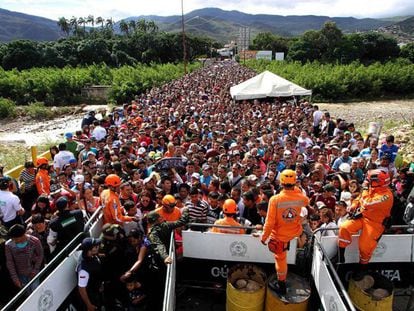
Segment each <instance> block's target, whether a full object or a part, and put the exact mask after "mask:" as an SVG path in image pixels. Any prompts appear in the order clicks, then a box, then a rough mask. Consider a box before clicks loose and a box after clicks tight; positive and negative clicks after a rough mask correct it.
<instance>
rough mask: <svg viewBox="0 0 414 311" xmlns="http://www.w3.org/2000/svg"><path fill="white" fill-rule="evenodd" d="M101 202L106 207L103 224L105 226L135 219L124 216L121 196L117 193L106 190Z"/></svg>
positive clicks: (103, 192) (102, 194)
mask: <svg viewBox="0 0 414 311" xmlns="http://www.w3.org/2000/svg"><path fill="white" fill-rule="evenodd" d="M100 198H101V202H102V205H103V206H104V208H103V222H104V224H107V223H110V224H119V225H122V223H124V222H126V221H133V220H134V218H133V217H130V216H125V215H124V210H123V208H122V206H121V202H120V201H119V196H118V194H117V193H115V192H113V191H111V190H109V189H106V190H104V191H102V193H101V196H100Z"/></svg>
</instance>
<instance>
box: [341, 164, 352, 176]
mask: <svg viewBox="0 0 414 311" xmlns="http://www.w3.org/2000/svg"><path fill="white" fill-rule="evenodd" d="M339 171H340V172H341V173H345V174H349V173H351V165H349V164H348V163H342V164H341V165H339Z"/></svg>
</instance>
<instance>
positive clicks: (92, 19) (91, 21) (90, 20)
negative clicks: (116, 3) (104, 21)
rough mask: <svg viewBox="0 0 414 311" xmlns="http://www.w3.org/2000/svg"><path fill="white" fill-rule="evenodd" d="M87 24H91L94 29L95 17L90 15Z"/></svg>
mask: <svg viewBox="0 0 414 311" xmlns="http://www.w3.org/2000/svg"><path fill="white" fill-rule="evenodd" d="M86 22H87V23H88V24H91V25H92V27H95V18H94V17H93V15H88V17H87V18H86Z"/></svg>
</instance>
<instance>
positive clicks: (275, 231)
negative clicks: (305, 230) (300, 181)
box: [262, 187, 309, 281]
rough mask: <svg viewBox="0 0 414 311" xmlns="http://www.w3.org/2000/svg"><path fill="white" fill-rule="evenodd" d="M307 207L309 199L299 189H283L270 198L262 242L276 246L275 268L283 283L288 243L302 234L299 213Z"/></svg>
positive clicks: (285, 272) (285, 273)
mask: <svg viewBox="0 0 414 311" xmlns="http://www.w3.org/2000/svg"><path fill="white" fill-rule="evenodd" d="M307 205H309V198H308V197H307V196H306V195H304V194H303V192H302V191H300V190H299V188H296V187H295V188H294V189H293V190H288V189H283V190H282V191H281V192H280V193H279V194H277V195H275V196H273V197H271V198H270V201H269V208H268V211H267V216H266V222H265V224H264V228H263V236H262V241H263V242H265V241H266V240H267V239H268V237H269V236H270V240H271V242H269V243H272V241H275V242H276V244H277V251H276V252H275V266H276V272H277V277H278V280H279V281H285V280H286V275H287V261H286V256H287V246H288V242H289V241H290V240H292V239H294V238H295V237H298V236H300V234H301V233H302V222H301V219H300V211H301V209H302V207H304V206H307Z"/></svg>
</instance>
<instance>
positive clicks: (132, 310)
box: [125, 276, 146, 311]
mask: <svg viewBox="0 0 414 311" xmlns="http://www.w3.org/2000/svg"><path fill="white" fill-rule="evenodd" d="M125 287H126V289H127V291H128V311H143V310H146V306H145V298H146V295H145V293H144V292H143V290H142V285H141V283H140V282H138V281H137V280H136V279H135V278H134V277H132V276H130V277H129V278H127V279H126V280H125Z"/></svg>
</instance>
